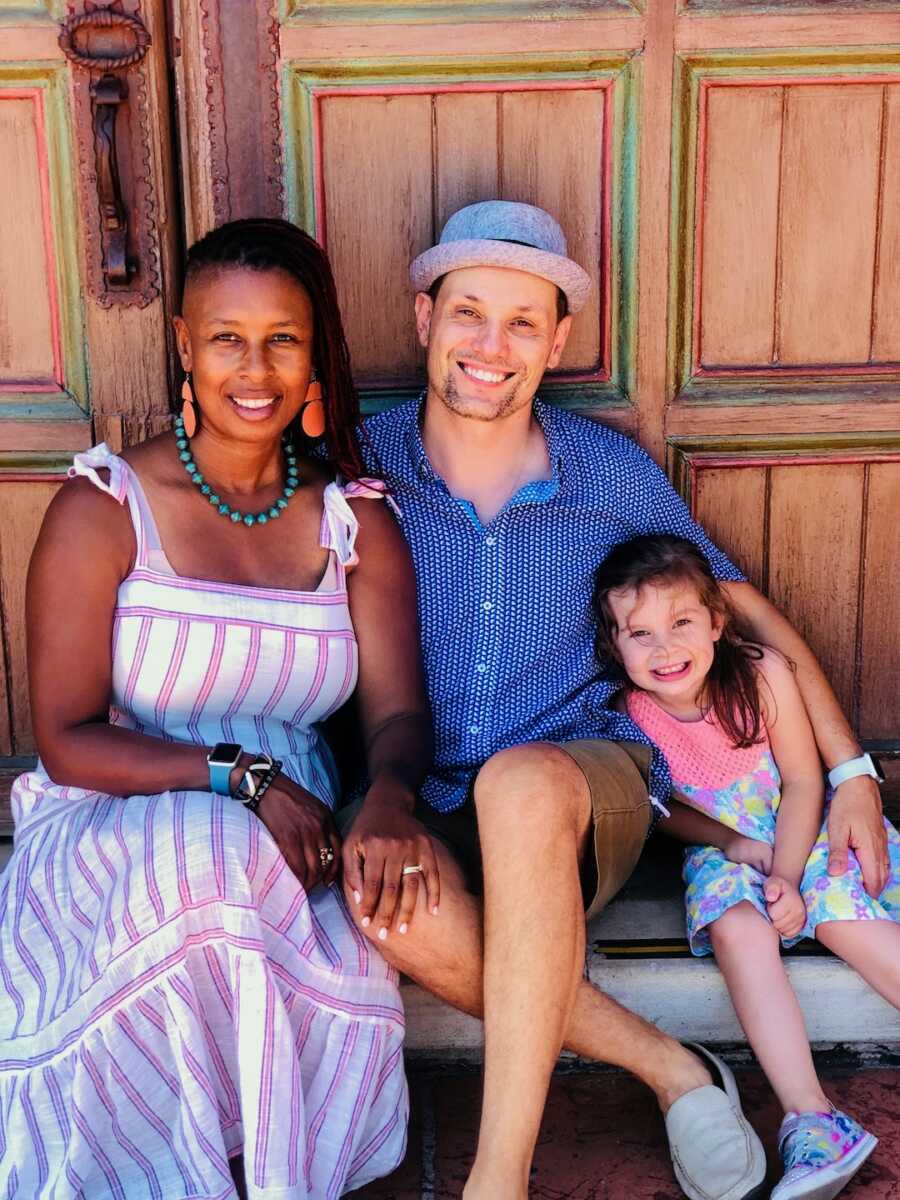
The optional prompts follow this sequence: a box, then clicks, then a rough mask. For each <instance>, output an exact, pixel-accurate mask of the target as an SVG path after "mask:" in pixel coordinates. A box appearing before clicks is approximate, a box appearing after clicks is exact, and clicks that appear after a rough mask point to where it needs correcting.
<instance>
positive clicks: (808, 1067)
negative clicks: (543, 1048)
mask: <svg viewBox="0 0 900 1200" xmlns="http://www.w3.org/2000/svg"><path fill="white" fill-rule="evenodd" d="M595 609H596V613H597V622H598V633H597V651H598V656H599V658H600V660H601V661H602V662H606V663H609V662H613V663H615V664H617V666H618V667H619V668H621V669H622V670H623V671H624V674H625V676H627V678H626V680H625V687H626V691H625V700H624V702H625V707H626V708H627V711H628V713H629V715H630V716H631V717H632V719H633V720H634V721H635V722H636V723H637V725H639V726H640V728H641V729H643V731H644V732H645V733H646V734H647V736H648V737H649V738H650V739H651V740H652V741H653V742H655V743H656V745H657V746H659V748H660V749H661V750H662V751H663V753H664V754H665V755H666V758H667V759H668V762H669V766H670V768H671V771H672V777H673V780H674V783H675V787H676V790H677V792H678V794H679V798H680V799H681V800H683V801H684V802H685V803H684V804H681V803H677V802H673V804H672V814H671V816H670V817H669V818H668V819H667V820H666V821H665V822H664V824H663V828H664V830H665V831H666V832H667V833H669V834H670V835H672V836H674V837H676V838H678V839H679V840H681V841H684V842H687V843H689V849H688V850H687V851H686V854H685V862H684V880H685V882H686V884H687V894H686V907H687V929H688V938H689V941H690V946H691V950H692V951H693V953H694V954H697V955H702V954H709V953H710V952H712V953H713V954H714V955H715V957H716V961H717V962H718V964H719V966H720V968H721V970H722V974H723V975H724V976H725V982H726V984H727V985H728V990H729V993H730V995H731V999H732V1002H733V1004H734V1007H735V1011H736V1012H737V1015H738V1017H739V1019H740V1021H741V1024H742V1025H743V1027H744V1031H745V1032H746V1034H747V1038H748V1040H749V1042H750V1045H751V1046H752V1047H753V1050H754V1052H755V1053H756V1056H757V1059H758V1060H759V1063H760V1065H761V1066H762V1068H763V1070H764V1071H765V1073H766V1075H767V1076H768V1078H769V1081H770V1082H771V1084H772V1087H773V1089H774V1090H775V1092H776V1094H777V1096H778V1098H779V1100H780V1102H781V1104H782V1105H783V1107H784V1110H785V1117H784V1121H783V1122H782V1126H781V1130H780V1133H779V1148H780V1151H781V1155H782V1159H783V1161H784V1176H783V1178H782V1179H781V1181H780V1183H779V1184H778V1186H777V1187H776V1188H775V1190H774V1191H773V1192H772V1200H794V1198H795V1197H814V1198H816V1200H830V1197H833V1196H836V1195H837V1194H838V1192H840V1191H841V1189H842V1188H843V1187H844V1186H845V1184H846V1183H847V1182H848V1180H849V1179H851V1178H852V1176H853V1175H854V1174H855V1173H856V1172H857V1171H858V1170H859V1168H860V1167H861V1166H862V1164H863V1162H864V1161H865V1160H866V1158H868V1156H869V1154H871V1152H872V1150H873V1149H874V1147H875V1145H876V1142H877V1139H876V1138H875V1137H873V1135H872V1134H870V1133H867V1132H866V1131H865V1130H864V1129H863V1128H862V1127H861V1126H860V1125H859V1124H857V1122H856V1121H854V1120H853V1118H852V1117H849V1116H847V1115H846V1114H845V1113H841V1112H838V1111H837V1110H836V1109H835V1108H834V1107H833V1106H832V1104H831V1102H830V1101H829V1100H828V1097H827V1096H826V1095H825V1093H824V1092H823V1090H822V1085H821V1084H820V1082H819V1080H818V1078H817V1076H816V1072H815V1069H814V1066H813V1061H812V1055H811V1053H810V1049H809V1043H808V1041H807V1037H806V1029H805V1026H804V1023H803V1015H802V1013H801V1011H800V1006H799V1004H798V1002H797V998H796V996H795V995H794V992H793V989H792V988H791V985H790V981H789V980H788V976H787V973H786V971H785V969H784V965H783V962H782V960H781V956H780V942H781V943H783V944H784V945H793V944H794V943H796V942H797V941H799V940H800V939H801V938H802V937H816V938H818V940H819V941H820V942H821V943H822V944H823V945H825V946H827V947H828V948H829V950H831V951H833V952H834V953H835V954H837V955H839V957H841V958H843V959H844V960H845V962H848V963H849V964H850V965H851V966H852V967H854V968H855V969H856V970H857V971H859V973H860V974H861V975H862V976H863V978H864V979H865V980H866V981H867V982H868V983H869V984H871V986H872V987H873V988H875V989H876V991H878V992H880V993H881V995H882V996H884V997H885V998H886V999H887V1000H889V1001H890V1002H891V1003H892V1004H894V1005H895V1006H898V1007H900V923H898V922H900V835H898V833H897V831H896V830H895V829H894V828H893V827H892V826H890V825H887V830H888V839H889V850H890V862H891V869H890V876H889V880H888V884H887V886H886V887H885V889H884V891H883V892H882V893H881V895H880V896H879V897H878V898H877V899H873V898H872V897H870V896H869V895H868V894H867V893H866V891H865V889H864V887H863V882H862V876H861V873H860V870H859V866H858V864H857V863H856V860H855V858H854V856H853V855H851V865H850V868H849V870H848V871H847V873H846V874H845V875H837V876H831V875H829V874H828V835H827V830H826V826H825V824H824V823H823V791H824V787H823V780H822V768H821V764H820V761H819V756H818V752H817V750H816V743H815V740H814V738H813V733H812V729H811V727H810V723H809V719H808V717H807V715H806V710H805V708H804V705H803V700H802V698H801V696H800V692H799V690H798V687H797V684H796V682H795V680H794V676H793V672H792V670H791V666H790V664H789V663H787V662H786V661H785V660H784V659H783V658H782V657H781V656H780V655H778V654H777V653H775V652H774V651H772V650H768V649H766V648H765V647H760V646H755V645H753V644H751V643H749V642H746V641H744V640H742V639H741V637H740V634H739V630H738V629H737V628H736V625H735V622H734V618H733V616H732V613H731V611H730V609H729V605H728V602H727V598H726V596H725V594H724V593H723V591H722V589H721V588H720V586H719V584H718V583H717V582H716V580H715V579H714V577H713V575H712V573H711V571H710V569H709V567H708V565H707V563H706V560H705V558H704V557H703V555H702V554H701V553H700V551H699V550H698V549H697V548H696V546H694V545H693V544H692V543H691V542H688V541H685V540H683V539H681V538H676V537H669V536H651V537H638V538H634V539H632V540H631V541H628V542H625V543H623V544H621V545H619V546H617V547H616V549H615V550H614V551H613V552H612V554H610V555H609V557H608V558H607V559H606V561H605V562H604V563H603V565H602V566H601V567H600V570H599V572H598V574H597V581H596V590H595ZM710 818H712V819H711V820H710ZM886 824H887V822H886ZM699 843H704V844H699Z"/></svg>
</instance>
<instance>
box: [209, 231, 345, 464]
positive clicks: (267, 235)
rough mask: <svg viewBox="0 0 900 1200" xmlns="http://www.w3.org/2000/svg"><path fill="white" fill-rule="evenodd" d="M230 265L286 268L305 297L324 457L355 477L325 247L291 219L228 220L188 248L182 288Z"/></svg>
mask: <svg viewBox="0 0 900 1200" xmlns="http://www.w3.org/2000/svg"><path fill="white" fill-rule="evenodd" d="M232 268H240V269H244V270H248V271H284V272H286V273H287V274H288V275H290V276H292V277H293V278H294V279H296V281H297V283H299V284H300V286H301V287H302V288H303V290H304V291H305V292H306V294H307V295H308V296H309V298H310V301H311V302H312V310H313V362H314V363H315V367H316V372H317V374H318V377H319V380H320V381H321V384H322V393H323V399H324V401H325V456H326V458H327V459H328V461H329V462H330V463H331V465H332V466H333V468H334V469H335V471H338V472H340V474H341V475H343V476H344V477H345V478H346V479H358V478H359V477H360V476H361V475H362V474H363V463H362V455H361V453H360V448H359V441H358V438H357V426H358V424H359V420H360V414H359V398H358V396H357V393H356V388H355V386H354V384H353V376H352V374H351V371H350V351H349V349H348V348H347V340H346V338H345V336H344V327H343V324H342V322H341V310H340V307H339V305H338V298H337V291H336V289H335V286H334V277H333V275H332V273H331V265H330V264H329V262H328V258H327V256H326V254H325V251H324V250H323V249H322V247H321V246H320V245H319V243H318V242H316V241H315V240H314V239H313V238H311V237H310V236H309V234H307V233H304V232H303V230H302V229H299V228H298V227H297V226H296V225H293V224H291V222H290V221H282V220H279V219H277V218H274V217H250V218H248V219H246V220H242V221H229V222H228V224H227V225H220V226H219V228H218V229H213V230H211V231H210V232H209V233H207V234H206V235H205V237H202V238H200V240H199V241H197V242H195V243H194V244H193V246H191V248H190V249H189V250H188V254H187V262H186V264H185V286H187V284H188V283H190V282H191V280H194V279H196V278H197V277H198V276H199V275H201V274H203V273H204V272H206V271H212V270H228V269H232ZM290 433H291V436H292V438H293V440H294V443H295V445H297V446H302V445H303V444H304V441H307V440H308V439H306V438H305V436H304V434H303V432H302V430H301V428H300V422H299V421H294V422H293V423H292V425H291V427H290Z"/></svg>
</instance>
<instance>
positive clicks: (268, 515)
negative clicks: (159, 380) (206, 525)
mask: <svg viewBox="0 0 900 1200" xmlns="http://www.w3.org/2000/svg"><path fill="white" fill-rule="evenodd" d="M175 445H176V446H177V447H178V457H179V458H180V459H181V463H182V466H183V467H184V469H185V471H187V473H188V475H189V476H190V479H191V482H192V483H195V484H196V485H197V487H198V488H199V489H200V492H201V493H202V495H204V496H205V497H206V499H207V500H208V501H209V503H210V504H211V505H212V506H213V508H215V510H216V511H217V512H219V513H221V515H222V516H223V517H227V518H228V520H229V521H233V522H234V523H235V525H238V524H240V523H241V522H243V524H244V525H246V526H247V528H248V529H249V528H251V527H252V526H253V525H265V524H266V523H267V522H269V521H274V520H276V518H278V517H280V516H281V514H282V512H283V511H284V509H286V508H287V506H288V501H289V500H290V498H291V496H293V495H294V493H295V492H296V490H297V487H298V485H299V483H300V472H299V471H298V470H297V456H296V454H295V453H294V451H293V447H292V446H291V444H290V442H288V441H285V442H284V443H283V446H284V458H285V462H286V463H287V472H286V477H285V481H284V487H283V488H282V489H281V495H280V496H279V497H278V499H277V500H276V501H275V503H274V504H273V505H272V506H271V508H266V509H264V510H263V511H262V512H260V513H242V512H238V510H237V509H236V508H232V507H231V505H230V504H226V503H225V501H224V500H222V499H221V498H220V497H219V496H217V495H216V493H215V491H214V489H213V486H212V484H211V483H207V482H206V480H205V479H204V478H203V476H202V475H201V474H200V472H199V470H198V469H197V464H196V463H195V462H194V456H193V454H191V443H190V439H189V438H188V436H187V434H186V433H185V431H184V421H182V419H181V417H176V418H175Z"/></svg>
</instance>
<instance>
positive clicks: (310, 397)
mask: <svg viewBox="0 0 900 1200" xmlns="http://www.w3.org/2000/svg"><path fill="white" fill-rule="evenodd" d="M300 428H301V429H302V430H303V432H304V434H305V435H306V436H307V437H308V438H309V439H310V441H313V442H314V441H315V440H316V439H317V438H320V437H321V436H322V435H323V434H324V432H325V403H324V401H323V400H322V385H321V383H319V381H318V379H316V373H315V371H313V373H312V375H311V376H310V380H309V387H308V388H307V389H306V399H305V400H304V401H303V404H302V405H301V407H300Z"/></svg>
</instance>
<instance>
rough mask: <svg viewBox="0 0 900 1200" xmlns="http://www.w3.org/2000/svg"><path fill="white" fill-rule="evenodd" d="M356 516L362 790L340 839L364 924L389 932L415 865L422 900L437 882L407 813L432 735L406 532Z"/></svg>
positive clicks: (434, 895)
mask: <svg viewBox="0 0 900 1200" xmlns="http://www.w3.org/2000/svg"><path fill="white" fill-rule="evenodd" d="M353 509H354V512H355V513H356V515H357V517H358V519H359V533H358V535H357V551H358V554H359V563H358V565H357V566H356V568H355V569H354V570H353V572H352V573H351V574H350V576H349V578H348V589H349V593H350V611H351V615H352V618H353V626H354V629H355V630H356V637H357V641H358V643H359V682H358V685H357V692H356V697H357V707H358V711H359V716H360V723H361V726H362V735H363V740H364V744H365V748H366V763H367V766H368V774H369V781H370V783H369V789H368V791H367V793H366V797H365V800H364V803H363V807H362V810H361V812H360V814H359V816H358V817H357V819H356V821H355V823H354V825H353V828H352V829H351V831H350V833H349V835H348V837H347V839H346V841H345V843H344V871H345V875H346V879H347V883H348V885H349V887H350V889H351V890H352V891H353V892H354V898H356V896H359V899H358V900H357V903H358V904H359V906H360V911H361V913H362V918H363V921H364V923H366V924H368V922H369V921H372V920H373V919H374V920H375V921H376V923H377V924H378V928H379V933H380V936H382V937H386V936H387V931H388V930H389V929H390V927H391V924H392V922H393V921H394V918H395V915H396V923H397V926H398V929H400V931H401V932H405V930H404V928H403V927H404V926H408V925H409V922H410V920H411V919H412V915H413V910H414V908H415V902H416V895H417V892H418V884H419V873H414V874H408V875H405V876H404V875H403V873H402V872H403V867H404V866H412V865H416V864H418V865H420V866H421V867H422V872H421V875H422V878H423V880H424V883H425V887H426V890H427V900H428V907H429V909H430V910H431V911H435V910H436V909H437V906H438V903H439V900H440V886H439V879H438V870H437V863H436V861H435V857H434V851H433V849H432V846H431V839H430V838H429V837H428V834H427V833H426V832H425V829H424V827H423V826H422V825H421V824H420V822H418V821H417V820H415V818H414V817H413V816H412V810H413V805H414V804H415V798H416V792H417V791H418V788H419V786H420V785H421V783H422V780H423V779H424V777H425V773H426V771H427V770H428V767H429V766H430V765H431V761H432V757H433V753H434V735H433V731H432V725H431V714H430V712H429V708H428V701H427V699H426V695H425V682H424V675H423V670H422V658H421V649H420V644H419V632H418V614H417V610H416V583H415V575H414V573H413V566H412V560H411V558H410V554H409V550H408V548H407V545H406V542H405V541H404V538H403V535H402V533H401V532H400V530H399V529H398V528H397V525H396V522H395V521H394V519H393V517H392V515H391V513H390V511H389V510H388V508H387V506H386V505H384V504H377V503H375V502H373V501H372V500H360V501H357V502H355V503H354V504H353Z"/></svg>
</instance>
